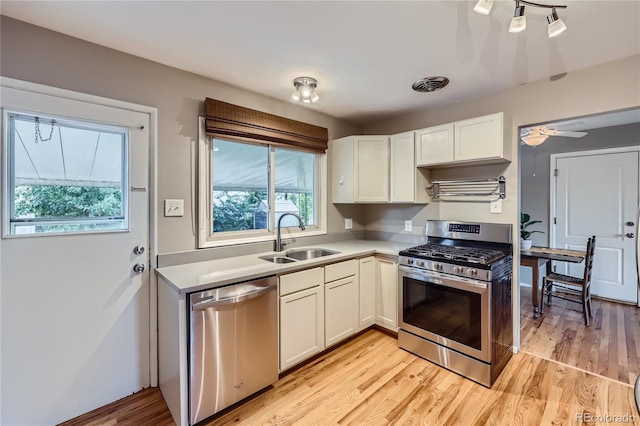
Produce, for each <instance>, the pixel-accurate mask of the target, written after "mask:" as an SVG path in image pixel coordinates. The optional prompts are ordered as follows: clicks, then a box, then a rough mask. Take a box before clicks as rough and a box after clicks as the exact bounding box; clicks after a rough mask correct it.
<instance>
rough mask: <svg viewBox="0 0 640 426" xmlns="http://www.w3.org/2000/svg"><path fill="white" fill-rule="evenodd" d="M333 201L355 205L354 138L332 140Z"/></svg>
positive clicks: (330, 152) (330, 149)
mask: <svg viewBox="0 0 640 426" xmlns="http://www.w3.org/2000/svg"><path fill="white" fill-rule="evenodd" d="M329 154H330V155H331V200H332V202H334V203H353V191H354V188H353V185H354V182H353V178H354V177H353V176H354V175H353V162H354V158H353V136H349V137H346V138H340V139H335V140H332V141H331V142H330V143H329Z"/></svg>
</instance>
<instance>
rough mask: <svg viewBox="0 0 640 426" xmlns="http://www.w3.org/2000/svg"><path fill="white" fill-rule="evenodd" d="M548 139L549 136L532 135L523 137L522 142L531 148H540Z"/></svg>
mask: <svg viewBox="0 0 640 426" xmlns="http://www.w3.org/2000/svg"><path fill="white" fill-rule="evenodd" d="M548 137H549V136H548V135H543V134H540V133H531V134H530V135H527V136H523V137H522V142H524V143H525V144H527V145H529V146H538V145H540V144H541V143H542V142H544V141H546V140H547V138H548Z"/></svg>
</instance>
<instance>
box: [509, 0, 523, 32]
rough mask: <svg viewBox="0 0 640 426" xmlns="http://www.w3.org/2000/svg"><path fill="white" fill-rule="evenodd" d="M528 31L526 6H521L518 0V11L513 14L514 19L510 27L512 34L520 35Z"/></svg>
mask: <svg viewBox="0 0 640 426" xmlns="http://www.w3.org/2000/svg"><path fill="white" fill-rule="evenodd" d="M525 29H527V17H526V16H524V6H520V1H518V0H516V10H515V12H513V19H512V20H511V24H510V25H509V32H510V33H519V32H520V31H524V30H525Z"/></svg>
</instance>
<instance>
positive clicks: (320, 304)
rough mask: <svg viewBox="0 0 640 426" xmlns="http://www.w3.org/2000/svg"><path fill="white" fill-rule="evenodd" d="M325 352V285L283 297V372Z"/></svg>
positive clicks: (281, 346)
mask: <svg viewBox="0 0 640 426" xmlns="http://www.w3.org/2000/svg"><path fill="white" fill-rule="evenodd" d="M323 349H324V289H323V288H322V285H320V286H317V287H314V288H311V289H308V290H304V291H300V292H297V293H293V294H290V295H288V296H284V297H281V298H280V371H284V370H286V369H287V368H289V367H292V366H294V365H295V364H297V363H299V362H300V361H303V360H305V359H307V358H309V357H310V356H312V355H314V354H316V353H318V352H320V351H322V350H323Z"/></svg>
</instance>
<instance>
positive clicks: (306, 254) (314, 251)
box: [285, 248, 340, 260]
mask: <svg viewBox="0 0 640 426" xmlns="http://www.w3.org/2000/svg"><path fill="white" fill-rule="evenodd" d="M338 253H340V252H339V251H335V250H327V249H318V248H311V249H300V250H289V251H288V252H286V253H285V256H286V257H287V258H292V259H296V260H308V259H315V258H316V257H323V256H329V255H332V254H338Z"/></svg>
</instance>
